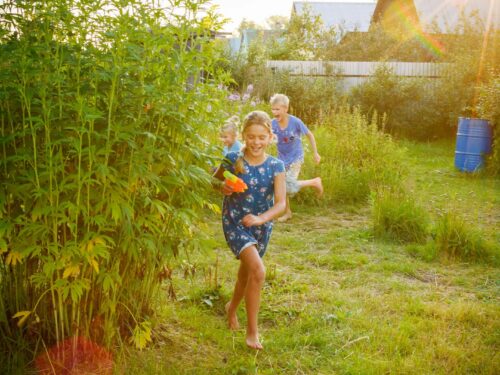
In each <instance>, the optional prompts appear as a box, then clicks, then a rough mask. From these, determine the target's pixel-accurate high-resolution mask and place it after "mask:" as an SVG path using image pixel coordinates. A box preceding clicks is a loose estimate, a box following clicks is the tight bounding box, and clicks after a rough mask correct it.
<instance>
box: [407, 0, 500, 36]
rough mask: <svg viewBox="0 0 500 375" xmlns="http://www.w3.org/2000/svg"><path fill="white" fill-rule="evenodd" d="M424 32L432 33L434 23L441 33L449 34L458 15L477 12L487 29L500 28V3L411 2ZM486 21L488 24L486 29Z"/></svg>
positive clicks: (484, 0)
mask: <svg viewBox="0 0 500 375" xmlns="http://www.w3.org/2000/svg"><path fill="white" fill-rule="evenodd" d="M413 2H414V4H415V8H416V9H417V14H418V17H419V19H420V24H421V26H422V28H423V30H424V31H426V32H433V31H434V30H432V23H433V22H435V23H436V24H437V26H438V27H439V29H440V31H441V32H444V33H446V32H450V31H453V29H454V28H455V27H456V26H457V24H458V21H459V19H460V13H461V12H462V11H464V13H465V15H466V16H468V15H469V14H470V13H471V12H473V11H477V13H478V15H479V17H480V18H481V19H482V20H483V22H484V24H485V25H486V27H487V28H489V27H491V28H495V29H499V28H500V1H498V0H453V1H450V0H413ZM488 19H490V20H491V21H490V22H489V27H488Z"/></svg>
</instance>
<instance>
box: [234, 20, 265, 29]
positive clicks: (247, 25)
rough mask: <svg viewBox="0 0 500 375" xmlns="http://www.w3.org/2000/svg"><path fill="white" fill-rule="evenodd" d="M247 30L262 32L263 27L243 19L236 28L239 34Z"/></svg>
mask: <svg viewBox="0 0 500 375" xmlns="http://www.w3.org/2000/svg"><path fill="white" fill-rule="evenodd" d="M248 29H254V30H262V29H263V27H262V26H261V25H259V24H258V23H256V22H255V21H251V20H247V19H246V18H243V20H242V21H241V23H240V26H238V31H239V32H240V33H241V32H242V31H243V30H248Z"/></svg>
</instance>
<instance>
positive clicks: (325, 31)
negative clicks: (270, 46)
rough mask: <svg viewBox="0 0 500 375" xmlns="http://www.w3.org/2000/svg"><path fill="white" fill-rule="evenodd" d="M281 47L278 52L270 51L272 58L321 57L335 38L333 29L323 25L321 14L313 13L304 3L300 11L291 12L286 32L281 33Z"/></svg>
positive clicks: (304, 58) (301, 58)
mask: <svg viewBox="0 0 500 375" xmlns="http://www.w3.org/2000/svg"><path fill="white" fill-rule="evenodd" d="M283 36H284V40H283V43H282V45H283V48H281V49H280V50H279V53H277V52H273V51H270V57H271V59H274V60H315V59H318V58H320V57H321V54H322V52H323V51H324V50H328V49H329V48H330V47H331V46H332V45H333V44H334V43H335V40H336V33H335V30H334V29H332V28H327V27H326V26H324V24H323V21H322V19H321V16H319V15H317V14H313V12H312V9H311V7H310V6H308V5H307V4H306V6H304V7H303V10H302V13H301V14H298V13H295V12H294V13H292V16H291V17H290V22H289V24H288V28H287V30H286V32H285V33H284V34H283Z"/></svg>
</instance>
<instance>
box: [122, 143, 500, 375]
mask: <svg viewBox="0 0 500 375" xmlns="http://www.w3.org/2000/svg"><path fill="white" fill-rule="evenodd" d="M406 146H407V147H408V151H409V154H410V155H413V156H412V158H414V160H418V163H417V164H418V165H416V166H415V168H414V171H415V173H414V188H415V191H418V194H419V197H421V198H424V200H422V202H424V206H425V207H427V208H428V209H429V214H430V215H431V217H432V220H436V219H437V216H435V215H434V214H436V213H439V212H441V207H443V208H444V207H447V206H449V205H450V204H451V203H450V202H449V201H447V200H445V199H438V200H435V201H434V204H436V203H437V204H439V205H442V206H438V207H433V203H432V202H429V200H428V199H425V198H428V197H431V196H434V194H436V193H437V194H443V193H444V192H446V194H450V195H453V194H459V193H460V192H461V191H463V190H468V189H471V188H472V187H473V186H475V185H476V182H477V180H476V178H468V177H464V176H460V175H455V172H454V171H453V169H451V168H452V167H450V165H451V166H452V163H450V156H446V154H447V153H448V152H449V151H448V149H447V146H446V145H426V146H422V145H412V144H407V145H406ZM410 162H412V161H411V160H410ZM434 170H440V171H441V173H439V174H436V175H433V174H432V171H434ZM425 176H430V179H431V180H432V183H431V181H427V180H426V179H425ZM450 176H453V177H450ZM440 178H441V179H442V181H447V184H446V185H444V186H443V184H442V183H441V184H440V183H439V182H440ZM448 179H449V180H448ZM464 185H465V186H464ZM492 189H493V188H492V187H491V186H489V185H488V184H486V186H483V187H482V189H481V196H480V198H479V201H480V202H483V203H485V204H483V205H479V207H478V208H477V215H478V217H484V215H489V214H491V211H490V206H489V205H488V204H487V203H488V201H489V198H491V197H496V195H497V194H498V193H497V192H496V191H494V190H492ZM483 194H484V195H483ZM476 197H477V195H466V196H464V198H463V200H462V202H463V205H462V206H461V207H460V208H459V210H460V211H466V210H467V208H468V207H475V206H477V202H478V200H476ZM292 204H293V207H292V208H293V210H294V217H293V218H292V220H291V221H290V222H287V223H279V224H276V226H275V230H274V235H273V238H272V240H271V244H270V247H269V251H268V254H266V257H265V263H266V267H267V274H268V276H267V280H266V284H265V287H264V291H263V304H262V308H261V313H260V324H261V331H262V338H263V343H264V346H265V350H264V351H263V352H260V353H255V352H253V351H250V350H248V349H246V347H245V345H244V330H241V331H238V332H234V333H233V332H230V331H229V330H227V328H226V321H225V317H224V314H223V313H222V311H223V305H224V303H225V302H226V301H227V300H228V299H229V298H230V295H231V292H232V287H233V283H234V280H235V279H234V278H235V275H236V271H237V267H238V262H237V261H235V260H234V258H233V256H232V255H231V254H230V252H229V251H228V250H227V249H226V245H225V243H224V240H223V235H222V233H221V232H220V226H219V222H218V221H219V218H218V217H216V216H209V217H208V218H207V222H208V223H209V225H210V228H211V230H212V231H213V232H212V233H211V235H212V236H213V240H214V241H213V245H212V247H211V248H210V249H205V251H204V252H203V253H201V254H191V255H190V261H191V262H192V263H193V264H196V265H197V267H196V269H197V271H196V274H195V276H194V277H192V278H191V277H188V278H183V277H182V275H183V273H182V271H181V269H177V270H176V272H175V275H176V277H175V287H176V291H177V297H178V300H177V301H176V302H167V301H166V300H161V301H158V304H159V308H158V311H157V317H156V322H157V327H156V329H155V330H154V331H155V332H156V333H155V335H156V339H155V340H154V341H155V344H154V345H153V346H152V347H150V348H148V349H146V350H145V351H143V352H136V351H132V350H130V351H128V352H123V354H122V355H121V356H120V360H119V361H118V362H119V364H120V366H122V367H119V368H118V369H117V370H118V371H119V372H120V373H121V372H123V373H130V374H132V373H133V374H136V373H140V374H156V373H169V374H201V373H203V374H249V373H250V374H252V373H258V374H290V373H293V374H295V373H298V374H334V373H339V374H346V373H353V374H380V373H398V374H399V373H400V374H415V373H422V374H424V373H425V374H430V373H432V374H449V373H455V374H471V373H474V374H495V373H498V372H499V370H500V367H499V365H498V363H499V362H498V361H496V360H495V358H497V356H498V354H497V348H498V345H499V344H500V336H499V335H498V332H499V331H500V322H499V320H498V316H499V313H500V306H499V304H498V298H499V294H498V285H497V280H498V279H499V277H500V271H499V269H498V267H496V266H495V265H488V264H487V263H486V264H484V263H482V264H468V263H461V262H460V261H453V260H449V259H448V260H445V261H441V260H437V259H435V260H434V261H429V260H425V259H421V258H419V257H417V258H415V257H414V256H412V255H410V254H409V253H408V252H407V251H405V245H399V244H398V243H397V242H391V241H386V240H383V241H381V240H378V239H376V237H374V235H373V233H372V226H371V225H372V224H371V218H370V210H369V209H368V208H367V207H366V208H361V209H357V210H354V209H350V210H349V211H344V209H343V207H342V206H336V207H318V206H315V205H312V206H307V205H305V204H297V202H296V201H293V202H292ZM491 220H496V221H494V222H493V223H492V224H495V225H496V224H498V222H499V221H498V219H497V218H496V216H493V217H492V218H491ZM481 226H482V227H484V228H485V229H488V228H489V229H490V231H486V233H488V234H487V235H488V236H490V235H491V233H492V232H493V230H492V227H490V226H488V225H487V224H485V223H482V225H481ZM217 257H218V263H217V264H218V267H219V272H218V275H219V279H218V283H219V285H220V287H219V288H218V289H215V290H214V289H213V288H212V287H210V286H209V285H207V284H206V283H205V281H204V280H205V276H204V274H205V272H206V271H205V270H206V269H207V268H208V267H214V266H215V264H216V259H217ZM165 296H166V292H165ZM207 296H212V300H211V302H212V305H211V306H210V305H209V304H207V302H206V301H204V300H205V299H206V298H207ZM165 298H166V297H165ZM238 316H239V319H240V323H242V325H244V324H245V313H244V310H243V309H240V311H239V315H238ZM122 370H123V371H122Z"/></svg>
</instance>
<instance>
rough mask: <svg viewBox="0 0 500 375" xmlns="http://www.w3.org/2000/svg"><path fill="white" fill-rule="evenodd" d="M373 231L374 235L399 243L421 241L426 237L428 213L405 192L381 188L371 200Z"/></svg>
mask: <svg viewBox="0 0 500 375" xmlns="http://www.w3.org/2000/svg"><path fill="white" fill-rule="evenodd" d="M372 222H373V231H374V234H375V236H376V237H379V238H387V239H390V240H393V241H396V242H399V243H411V242H413V243H423V242H425V241H426V239H427V234H428V226H429V215H428V214H427V211H425V210H424V209H423V208H422V207H421V206H420V205H419V204H418V203H417V202H416V201H415V199H414V198H413V197H412V196H410V195H409V194H408V193H405V192H401V191H399V192H394V191H390V190H381V191H378V192H376V193H375V194H374V198H373V202H372Z"/></svg>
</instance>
